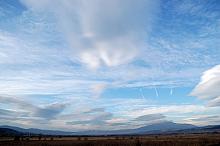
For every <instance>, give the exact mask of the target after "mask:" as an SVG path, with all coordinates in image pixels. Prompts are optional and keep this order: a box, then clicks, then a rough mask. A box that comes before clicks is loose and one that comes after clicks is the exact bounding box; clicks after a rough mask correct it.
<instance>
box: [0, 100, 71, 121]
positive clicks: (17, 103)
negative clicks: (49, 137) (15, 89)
mask: <svg viewBox="0 0 220 146" xmlns="http://www.w3.org/2000/svg"><path fill="white" fill-rule="evenodd" d="M0 101H1V104H3V107H4V105H10V107H11V108H12V109H13V110H7V109H5V110H1V111H0V112H1V113H2V114H3V115H4V116H10V117H11V118H30V119H32V118H40V119H47V120H52V119H54V118H56V116H58V115H59V114H60V113H61V112H62V111H63V110H64V109H65V108H66V106H67V104H66V103H52V104H50V105H41V106H36V105H34V104H32V103H30V101H29V102H28V101H27V100H25V99H24V98H23V99H22V98H18V97H10V96H0ZM9 111H11V114H9ZM13 113H17V114H13Z"/></svg>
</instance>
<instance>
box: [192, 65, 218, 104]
mask: <svg viewBox="0 0 220 146" xmlns="http://www.w3.org/2000/svg"><path fill="white" fill-rule="evenodd" d="M219 89H220V65H217V66H215V67H213V68H211V69H209V70H207V71H205V72H204V73H203V75H202V77H201V81H200V82H199V84H198V85H197V86H196V87H195V88H194V90H193V91H192V92H191V95H192V96H196V97H198V98H201V99H208V100H210V102H209V106H219V105H220V104H219V103H220V90H219Z"/></svg>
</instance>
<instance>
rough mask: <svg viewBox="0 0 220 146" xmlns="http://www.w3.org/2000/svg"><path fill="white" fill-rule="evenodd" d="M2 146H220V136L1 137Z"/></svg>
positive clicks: (0, 145)
mask: <svg viewBox="0 0 220 146" xmlns="http://www.w3.org/2000/svg"><path fill="white" fill-rule="evenodd" d="M0 146H220V134H215V133H214V134H185V135H184V134H176V135H152V136H150V135H148V136H103V137H89V136H88V137H68V136H53V137H52V136H42V135H40V136H35V137H34V136H32V137H18V136H15V137H14V138H11V139H10V138H5V137H0Z"/></svg>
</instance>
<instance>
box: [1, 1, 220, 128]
mask: <svg viewBox="0 0 220 146" xmlns="http://www.w3.org/2000/svg"><path fill="white" fill-rule="evenodd" d="M219 42H220V1H218V0H209V1H207V0H198V1H193V0H185V1H179V0H168V1H165V0H154V1H153V0H152V1H150V0H112V1H102V0H93V1H85V0H63V1H59V0H53V1H52V0H38V1H35V0H20V1H19V0H0V113H1V114H0V119H1V120H0V124H2V125H3V124H4V125H5V124H9V125H15V126H21V127H26V128H28V127H35V128H46V129H61V130H73V131H78V130H88V129H103V130H109V129H127V128H136V127H140V126H144V125H149V124H152V123H158V122H162V121H173V122H177V123H190V124H195V125H209V124H219V122H220V116H219V114H220V107H219V106H220V90H219V89H220V43H219Z"/></svg>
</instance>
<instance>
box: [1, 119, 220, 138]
mask: <svg viewBox="0 0 220 146" xmlns="http://www.w3.org/2000/svg"><path fill="white" fill-rule="evenodd" d="M207 132H211V133H213V132H220V125H214V126H204V127H197V126H194V125H191V124H179V123H173V122H162V123H155V124H151V125H148V126H144V127H140V128H136V129H125V130H109V131H104V130H89V131H81V132H66V131H57V130H42V129H34V128H30V129H24V128H19V127H14V126H0V135H2V134H9V135H10V134H11V135H17V134H28V133H31V134H42V135H72V136H74V135H142V134H143V135H144V134H169V133H207Z"/></svg>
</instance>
